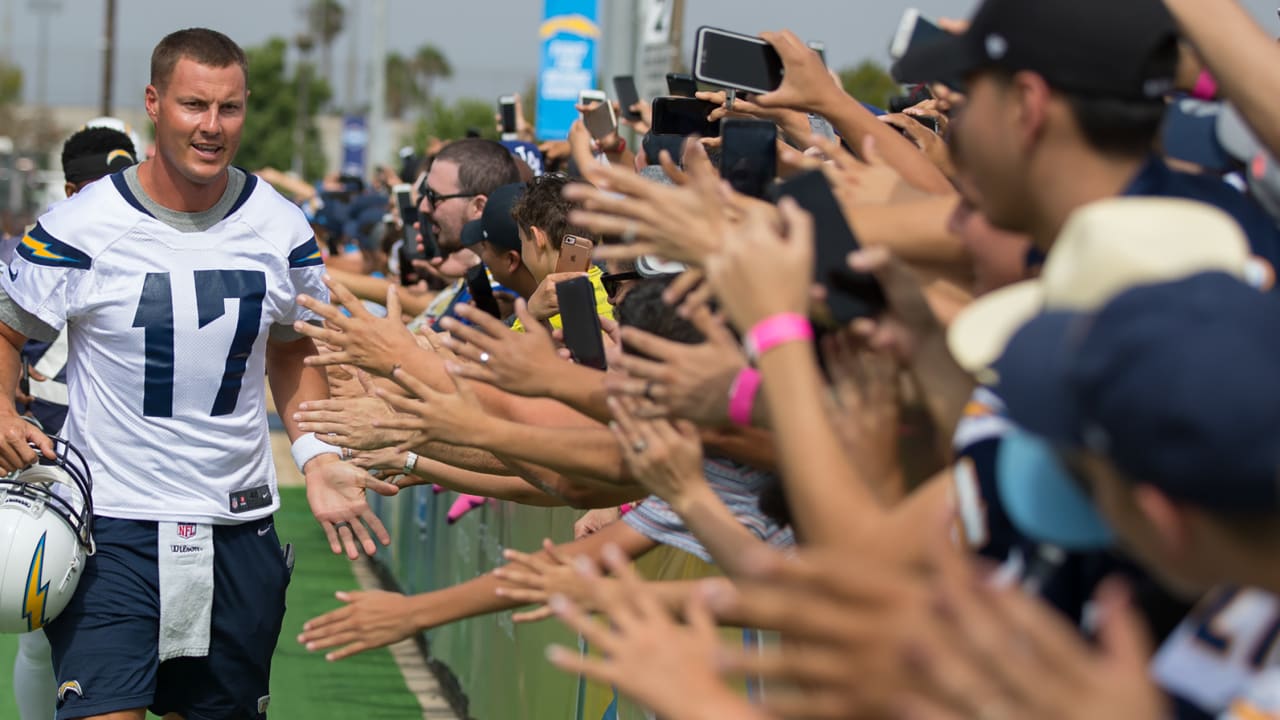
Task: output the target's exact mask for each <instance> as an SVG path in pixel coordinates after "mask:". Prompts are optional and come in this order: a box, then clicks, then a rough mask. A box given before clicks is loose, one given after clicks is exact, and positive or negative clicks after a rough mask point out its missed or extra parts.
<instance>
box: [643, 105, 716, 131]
mask: <svg viewBox="0 0 1280 720" xmlns="http://www.w3.org/2000/svg"><path fill="white" fill-rule="evenodd" d="M718 107H720V106H719V105H716V104H715V103H713V102H709V101H707V100H698V99H697V98H681V97H665V98H654V100H653V126H652V127H651V128H650V129H649V132H651V133H653V134H654V135H680V136H682V137H683V136H688V135H698V136H699V137H719V136H720V121H719V120H716V121H714V122H712V121H709V120H707V116H708V115H710V114H711V112H712V111H713V110H715V109H716V108H718Z"/></svg>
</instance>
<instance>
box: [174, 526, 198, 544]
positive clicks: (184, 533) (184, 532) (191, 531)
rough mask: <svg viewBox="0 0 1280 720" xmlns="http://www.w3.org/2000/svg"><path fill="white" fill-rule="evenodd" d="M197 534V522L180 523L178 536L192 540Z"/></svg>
mask: <svg viewBox="0 0 1280 720" xmlns="http://www.w3.org/2000/svg"><path fill="white" fill-rule="evenodd" d="M195 536H196V525H195V523H178V537H180V538H182V539H183V540H190V539H191V538H193V537H195Z"/></svg>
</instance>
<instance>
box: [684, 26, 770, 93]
mask: <svg viewBox="0 0 1280 720" xmlns="http://www.w3.org/2000/svg"><path fill="white" fill-rule="evenodd" d="M693 76H694V77H695V78H696V79H698V80H699V81H700V82H704V83H708V84H711V85H718V86H720V87H723V88H731V89H735V90H745V91H747V92H751V93H762V94H763V93H767V92H772V91H774V90H777V89H778V86H779V85H781V84H782V58H780V57H778V51H777V50H774V49H773V46H772V45H770V44H769V43H767V42H765V41H764V40H762V39H760V38H758V37H755V36H753V35H742V34H740V33H735V32H729V31H728V30H721V29H719V28H712V27H700V28H698V36H697V42H696V44H695V45H694V48H693Z"/></svg>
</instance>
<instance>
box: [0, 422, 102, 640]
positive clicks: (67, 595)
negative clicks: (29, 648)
mask: <svg viewBox="0 0 1280 720" xmlns="http://www.w3.org/2000/svg"><path fill="white" fill-rule="evenodd" d="M50 439H51V440H53V446H54V452H55V454H56V455H57V458H56V459H54V460H50V459H48V458H45V457H43V456H42V457H41V458H40V461H39V462H38V463H36V464H35V465H32V466H31V467H29V468H26V469H24V470H19V471H17V472H15V473H12V474H10V475H6V476H5V477H3V478H0V633H25V632H31V631H32V630H36V629H37V628H41V627H43V626H44V625H45V623H47V622H49V621H50V620H52V619H53V618H55V617H57V616H58V613H60V612H62V610H63V608H65V607H66V606H67V603H68V602H70V600H71V596H72V595H73V594H74V593H75V591H76V585H77V584H79V582H80V574H81V572H82V571H83V570H84V564H85V558H87V557H88V556H89V555H92V554H93V553H94V545H93V499H92V496H91V493H92V489H93V483H92V480H91V478H90V476H89V465H88V463H86V462H85V459H84V456H83V455H81V454H80V451H79V450H76V449H75V448H74V447H72V446H71V445H70V444H69V443H67V441H65V440H63V439H62V438H57V437H51V438H50Z"/></svg>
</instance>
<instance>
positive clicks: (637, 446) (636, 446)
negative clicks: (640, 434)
mask: <svg viewBox="0 0 1280 720" xmlns="http://www.w3.org/2000/svg"><path fill="white" fill-rule="evenodd" d="M631 449H632V450H634V451H635V453H636V454H637V455H639V454H640V453H642V452H644V451H645V450H648V449H649V443H647V442H645V441H644V440H637V441H635V442H633V443H631Z"/></svg>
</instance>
